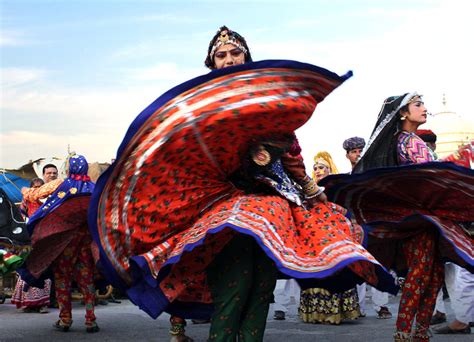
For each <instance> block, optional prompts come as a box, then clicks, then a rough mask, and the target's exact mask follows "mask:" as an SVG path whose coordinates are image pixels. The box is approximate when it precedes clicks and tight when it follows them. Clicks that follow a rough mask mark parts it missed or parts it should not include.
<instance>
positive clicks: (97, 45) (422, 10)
mask: <svg viewBox="0 0 474 342" xmlns="http://www.w3.org/2000/svg"><path fill="white" fill-rule="evenodd" d="M473 10H474V2H472V1H470V0H430V1H428V0H393V1H392V0H345V1H343V0H308V1H305V0H298V1H293V0H291V1H282V0H271V1H270V0H252V1H235V0H228V1H225V2H223V1H214V0H207V1H202V0H193V1H184V0H183V1H180V0H174V1H171V0H169V1H168V0H162V1H158V0H156V1H152V0H133V1H132V0H129V1H126V0H116V1H112V0H68V1H59V0H58V1H52V0H49V1H47V0H0V22H1V23H0V25H1V26H0V86H1V89H0V111H1V121H0V168H2V167H3V168H18V167H20V166H22V165H23V164H26V163H28V162H29V161H30V160H35V159H38V158H41V157H53V156H54V157H65V156H66V155H67V151H68V146H69V148H70V150H73V151H76V152H77V153H79V154H83V155H85V156H86V157H87V159H88V160H89V161H90V162H93V161H99V162H109V161H110V160H111V159H113V158H115V156H116V151H117V148H118V146H119V144H120V142H121V141H122V139H123V137H124V135H125V132H126V130H127V128H128V126H129V125H130V123H131V122H132V121H133V119H134V118H135V117H136V115H138V114H139V113H140V112H141V111H142V110H143V109H144V108H145V107H146V106H147V105H148V104H150V103H151V102H153V100H155V99H156V98H157V97H159V96H160V95H161V94H163V93H164V92H165V91H167V90H168V89H170V88H172V87H174V86H176V85H178V84H180V83H182V82H184V81H187V80H189V79H191V78H194V77H197V76H200V75H202V74H205V73H207V72H208V69H206V68H205V67H204V59H205V57H206V52H207V47H208V44H209V41H210V39H211V38H212V36H213V35H214V33H215V32H216V31H217V29H218V28H219V27H220V26H222V25H226V26H228V27H229V28H231V29H233V30H235V31H237V32H239V33H240V34H241V35H243V36H244V37H245V38H246V40H247V42H248V44H249V47H250V51H251V53H252V57H253V59H254V60H264V59H291V60H297V61H300V62H306V63H311V64H315V65H318V66H320V67H323V68H326V69H329V70H331V71H333V72H336V73H338V74H344V73H346V72H347V71H348V70H352V71H353V72H354V76H353V77H352V78H351V79H349V80H348V81H346V82H345V83H344V84H343V85H342V86H341V87H340V88H338V89H336V90H335V91H334V92H333V93H332V94H330V95H329V96H328V97H327V98H326V99H325V100H324V101H323V102H322V103H321V104H319V105H318V107H317V109H316V111H315V113H314V115H313V116H312V118H311V119H310V120H309V121H308V122H307V123H306V124H305V125H304V126H303V127H302V128H300V129H299V130H298V131H297V136H298V138H299V140H300V144H301V145H302V148H303V157H304V158H305V162H306V166H307V168H308V170H309V169H310V168H311V166H312V159H313V156H314V155H315V154H316V153H317V152H318V151H322V150H325V151H328V152H330V153H331V154H332V156H333V158H334V159H335V162H336V165H337V166H338V168H339V170H340V171H342V172H347V171H349V169H350V165H349V162H348V161H347V159H346V158H345V151H344V150H343V149H342V142H343V141H344V139H346V138H348V137H351V136H356V135H357V136H361V137H364V138H365V139H366V140H367V139H368V138H369V136H370V133H371V131H372V129H373V126H374V124H375V121H376V117H377V114H378V112H379V109H380V107H381V105H382V102H383V99H384V98H386V97H388V96H391V95H397V94H403V93H406V92H412V91H417V92H419V93H421V94H424V99H425V104H426V106H427V107H428V110H429V111H431V112H433V113H436V112H438V111H441V110H442V109H443V107H442V96H443V94H446V98H447V101H448V107H449V109H450V110H452V111H456V112H458V113H462V114H463V115H464V116H470V117H472V116H474V114H473V113H472V104H471V102H472V101H471V97H472V96H473V95H472V89H471V87H472V86H470V84H472V82H471V80H472V79H473V76H474V71H473V67H472V61H474V52H473V46H474V45H473V43H472V41H473V39H472V32H474V21H473V20H472V13H473V12H474V11H473Z"/></svg>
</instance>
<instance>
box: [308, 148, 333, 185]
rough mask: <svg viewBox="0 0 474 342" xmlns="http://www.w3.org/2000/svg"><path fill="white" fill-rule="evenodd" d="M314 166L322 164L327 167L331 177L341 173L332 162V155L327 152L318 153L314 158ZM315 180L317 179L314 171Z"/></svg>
mask: <svg viewBox="0 0 474 342" xmlns="http://www.w3.org/2000/svg"><path fill="white" fill-rule="evenodd" d="M314 164H315V165H317V164H322V165H324V166H326V167H327V168H328V169H329V174H331V175H332V174H336V173H339V171H338V170H337V167H336V164H335V163H334V161H333V160H332V157H331V155H330V154H329V153H328V152H326V151H321V152H318V153H317V154H316V155H315V156H314ZM313 179H316V177H315V172H314V170H313Z"/></svg>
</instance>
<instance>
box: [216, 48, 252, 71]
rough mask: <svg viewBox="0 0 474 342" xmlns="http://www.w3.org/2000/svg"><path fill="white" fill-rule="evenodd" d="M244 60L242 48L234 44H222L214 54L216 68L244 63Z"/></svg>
mask: <svg viewBox="0 0 474 342" xmlns="http://www.w3.org/2000/svg"><path fill="white" fill-rule="evenodd" d="M244 62H245V55H244V53H243V52H242V50H240V49H239V48H238V47H236V46H235V45H232V44H225V45H222V46H221V47H219V48H218V49H217V50H216V53H215V54H214V65H215V66H216V69H222V68H227V67H230V66H233V65H239V64H244Z"/></svg>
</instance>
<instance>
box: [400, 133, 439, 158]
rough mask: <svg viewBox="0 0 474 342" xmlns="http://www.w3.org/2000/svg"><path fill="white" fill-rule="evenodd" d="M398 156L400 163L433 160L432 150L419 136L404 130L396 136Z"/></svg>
mask: <svg viewBox="0 0 474 342" xmlns="http://www.w3.org/2000/svg"><path fill="white" fill-rule="evenodd" d="M398 158H399V161H400V163H401V164H402V165H405V164H421V163H427V162H431V161H434V160H435V158H434V156H433V152H432V151H431V150H430V148H429V147H428V146H427V145H426V143H425V142H424V141H423V140H421V138H420V137H419V136H417V135H416V134H415V133H408V132H405V131H403V132H401V133H400V135H399V136H398Z"/></svg>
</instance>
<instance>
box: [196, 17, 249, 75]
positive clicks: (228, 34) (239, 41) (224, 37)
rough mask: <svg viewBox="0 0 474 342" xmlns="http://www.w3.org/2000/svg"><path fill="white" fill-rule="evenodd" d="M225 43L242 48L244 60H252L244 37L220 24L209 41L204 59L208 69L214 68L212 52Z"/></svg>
mask: <svg viewBox="0 0 474 342" xmlns="http://www.w3.org/2000/svg"><path fill="white" fill-rule="evenodd" d="M225 44H232V45H234V46H235V47H238V48H239V49H240V50H242V52H243V53H244V56H245V62H251V61H252V57H251V56H250V51H249V48H248V46H247V42H246V41H245V38H244V37H242V36H241V35H240V34H238V33H237V32H235V31H232V30H230V29H229V28H227V27H226V26H222V27H221V28H220V29H219V30H218V31H217V33H216V34H215V36H214V37H213V38H212V39H211V42H210V43H209V48H208V50H207V57H206V60H205V61H204V64H205V65H206V66H207V67H208V68H209V69H214V67H215V65H214V54H215V53H216V51H217V49H218V48H220V47H221V46H222V45H225Z"/></svg>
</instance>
